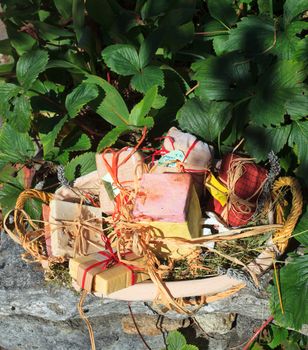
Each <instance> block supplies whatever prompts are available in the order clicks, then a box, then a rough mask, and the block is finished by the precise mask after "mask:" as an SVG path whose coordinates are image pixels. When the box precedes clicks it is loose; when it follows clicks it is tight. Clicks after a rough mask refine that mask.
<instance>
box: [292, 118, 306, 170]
mask: <svg viewBox="0 0 308 350" xmlns="http://www.w3.org/2000/svg"><path fill="white" fill-rule="evenodd" d="M289 146H290V147H291V148H294V147H296V151H297V157H298V159H299V163H301V164H305V165H306V166H307V164H308V158H307V150H308V120H306V121H302V122H300V121H295V122H293V123H292V128H291V133H290V137H289Z"/></svg>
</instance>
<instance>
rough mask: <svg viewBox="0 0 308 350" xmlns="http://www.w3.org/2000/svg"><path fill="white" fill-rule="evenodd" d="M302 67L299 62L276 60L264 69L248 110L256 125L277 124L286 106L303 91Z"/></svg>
mask: <svg viewBox="0 0 308 350" xmlns="http://www.w3.org/2000/svg"><path fill="white" fill-rule="evenodd" d="M304 79H305V72H304V67H303V65H302V64H301V63H300V62H295V61H278V62H277V63H276V64H275V65H274V67H272V68H271V69H269V70H268V71H266V72H265V73H264V74H263V75H262V76H261V78H260V80H259V82H258V83H257V86H256V92H255V96H254V97H253V98H252V99H251V101H250V104H249V110H250V115H251V120H252V121H253V122H254V123H256V124H258V125H263V124H264V125H267V126H268V125H271V124H274V125H278V124H280V123H281V122H282V121H283V118H284V115H285V114H286V113H287V106H290V102H289V101H292V99H293V98H295V97H296V96H298V95H299V94H301V93H302V91H303V84H302V82H303V81H304Z"/></svg>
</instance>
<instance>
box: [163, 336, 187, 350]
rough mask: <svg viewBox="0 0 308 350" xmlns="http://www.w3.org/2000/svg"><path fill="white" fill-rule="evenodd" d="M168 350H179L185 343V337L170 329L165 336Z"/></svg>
mask: <svg viewBox="0 0 308 350" xmlns="http://www.w3.org/2000/svg"><path fill="white" fill-rule="evenodd" d="M167 345H168V350H180V349H182V347H184V346H185V345H186V339H185V337H184V335H183V334H181V333H180V332H178V331H172V332H170V333H169V334H168V337H167Z"/></svg>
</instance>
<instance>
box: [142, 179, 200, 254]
mask: <svg viewBox="0 0 308 350" xmlns="http://www.w3.org/2000/svg"><path fill="white" fill-rule="evenodd" d="M201 217H202V213H201V209H200V204H199V199H198V195H197V192H196V190H195V188H194V186H193V187H192V189H191V196H190V201H189V206H188V210H187V217H186V219H187V221H184V222H165V221H152V222H148V221H147V222H145V221H144V223H145V224H147V225H149V224H150V225H151V226H152V227H154V228H155V229H156V230H157V234H158V235H160V236H161V237H180V238H185V239H191V238H198V237H200V234H201ZM195 249H196V248H195V247H194V248H187V247H181V246H179V245H178V244H176V243H173V242H166V243H165V244H164V245H163V246H162V247H161V252H160V253H161V255H162V256H166V255H170V257H172V258H176V259H180V258H185V257H186V256H187V255H189V254H191V252H192V251H193V250H195Z"/></svg>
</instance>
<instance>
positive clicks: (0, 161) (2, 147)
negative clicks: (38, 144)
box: [0, 124, 36, 168]
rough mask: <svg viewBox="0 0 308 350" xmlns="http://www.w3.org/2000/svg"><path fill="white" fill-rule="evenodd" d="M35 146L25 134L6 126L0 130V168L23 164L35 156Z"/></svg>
mask: <svg viewBox="0 0 308 350" xmlns="http://www.w3.org/2000/svg"><path fill="white" fill-rule="evenodd" d="M35 152H36V150H35V145H34V143H33V141H32V139H31V137H30V136H29V135H28V134H27V133H20V132H17V131H16V130H15V129H14V128H12V127H11V126H10V125H8V124H4V125H2V127H1V129H0V168H1V167H2V166H3V165H4V164H6V163H9V162H10V163H21V164H24V163H25V162H26V161H27V160H28V159H30V158H32V157H33V156H34V155H35Z"/></svg>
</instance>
